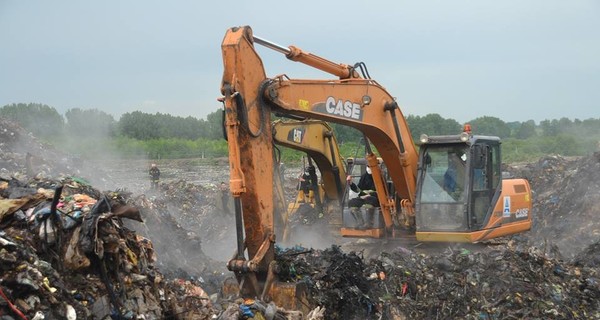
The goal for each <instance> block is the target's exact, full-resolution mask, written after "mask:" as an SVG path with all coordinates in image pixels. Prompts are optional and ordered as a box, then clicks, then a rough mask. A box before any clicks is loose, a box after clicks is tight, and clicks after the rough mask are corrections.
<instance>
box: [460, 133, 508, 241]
mask: <svg viewBox="0 0 600 320" xmlns="http://www.w3.org/2000/svg"><path fill="white" fill-rule="evenodd" d="M499 151H500V145H499V144H498V143H495V142H488V141H486V142H478V143H476V144H474V145H473V146H472V147H471V157H470V159H471V163H470V167H471V168H470V172H469V189H470V190H469V192H468V197H469V199H468V203H469V209H468V212H469V215H468V216H469V219H468V220H469V229H471V230H480V229H481V228H482V227H483V226H484V225H486V223H487V221H488V220H489V218H490V216H491V214H492V212H493V209H494V206H493V205H492V204H493V203H495V202H494V201H493V200H494V198H495V197H496V195H497V194H499V192H500V190H499V187H500V161H499V156H500V152H499Z"/></svg>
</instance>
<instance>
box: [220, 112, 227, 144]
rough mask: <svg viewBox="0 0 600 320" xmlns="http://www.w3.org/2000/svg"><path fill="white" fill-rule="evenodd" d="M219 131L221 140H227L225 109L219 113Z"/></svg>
mask: <svg viewBox="0 0 600 320" xmlns="http://www.w3.org/2000/svg"><path fill="white" fill-rule="evenodd" d="M221 130H222V132H223V139H225V141H228V140H227V129H226V128H225V109H223V110H222V111H221Z"/></svg>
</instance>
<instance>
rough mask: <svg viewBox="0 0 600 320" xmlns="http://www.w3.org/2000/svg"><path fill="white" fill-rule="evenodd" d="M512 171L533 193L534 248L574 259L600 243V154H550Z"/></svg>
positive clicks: (532, 231) (531, 237)
mask: <svg viewBox="0 0 600 320" xmlns="http://www.w3.org/2000/svg"><path fill="white" fill-rule="evenodd" d="M513 169H514V170H515V171H514V172H515V174H516V175H519V176H521V177H524V178H526V179H527V180H528V181H529V183H530V184H531V189H532V192H533V218H532V220H533V227H532V230H531V231H530V232H529V233H527V234H525V236H526V237H527V238H528V239H529V240H530V243H531V245H534V246H536V247H538V248H541V249H544V248H546V251H553V252H554V254H556V255H558V257H559V258H564V259H572V258H574V257H575V256H577V255H578V254H580V253H581V252H583V251H584V250H585V249H586V248H587V247H588V246H590V245H593V244H594V243H596V242H598V241H599V240H600V219H598V217H599V216H600V152H596V153H594V154H592V155H590V156H586V157H580V158H571V159H569V158H565V157H562V156H559V155H551V156H546V157H543V158H541V159H540V160H538V161H537V162H534V163H530V164H526V165H522V166H518V167H515V168H513ZM552 248H554V249H555V250H550V249H552Z"/></svg>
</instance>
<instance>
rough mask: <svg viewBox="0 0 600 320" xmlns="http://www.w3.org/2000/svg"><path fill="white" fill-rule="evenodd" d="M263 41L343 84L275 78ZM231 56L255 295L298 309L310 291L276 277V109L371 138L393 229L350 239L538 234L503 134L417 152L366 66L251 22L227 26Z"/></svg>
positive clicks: (236, 188) (231, 112)
mask: <svg viewBox="0 0 600 320" xmlns="http://www.w3.org/2000/svg"><path fill="white" fill-rule="evenodd" d="M256 45H262V46H265V47H267V48H270V49H273V50H275V51H277V52H280V53H283V54H284V55H285V56H286V57H287V58H288V59H290V60H292V61H296V62H300V63H303V64H305V65H308V66H310V67H313V68H316V69H319V70H321V71H324V72H326V73H328V74H330V75H332V76H334V77H335V78H333V79H292V78H289V77H288V76H286V75H283V74H282V75H278V76H275V77H272V78H271V77H267V75H266V72H265V69H264V66H263V63H262V60H261V58H260V56H259V54H258V52H257V51H256V47H255V46H256ZM221 49H222V56H223V64H224V72H223V78H222V82H221V94H222V95H223V97H222V98H221V100H222V101H223V104H224V108H225V119H224V125H225V130H226V135H227V141H228V150H229V164H230V181H229V183H230V190H231V192H232V195H233V197H234V204H235V216H236V231H237V250H236V252H235V254H234V256H233V258H232V259H231V260H230V261H229V262H228V269H229V270H231V271H233V272H234V274H235V275H236V277H237V280H238V283H239V289H240V294H241V295H242V296H243V297H249V298H255V297H259V298H262V299H267V300H269V299H273V300H275V302H276V303H277V304H278V305H281V306H283V307H286V306H288V307H290V308H294V303H295V302H294V301H297V298H298V297H299V296H301V294H302V293H301V292H299V291H298V290H299V289H298V287H297V286H293V285H292V284H286V283H278V282H277V281H275V280H276V273H277V264H276V262H275V259H274V258H275V240H276V239H275V231H274V229H273V228H274V224H273V220H274V215H275V209H274V208H275V206H274V204H273V202H274V201H273V196H274V194H273V189H274V188H273V168H274V163H275V160H274V152H273V149H274V148H273V143H274V142H273V132H272V127H271V125H270V124H271V116H272V115H273V114H276V115H279V116H284V117H289V118H292V119H300V120H301V119H317V120H322V121H327V122H332V123H338V124H341V125H346V126H351V127H353V128H355V129H358V130H359V131H361V132H362V133H363V134H364V135H365V137H366V138H367V139H366V140H367V141H368V143H367V146H368V147H367V155H366V165H367V166H368V167H369V168H370V169H371V172H372V175H373V180H374V182H375V185H376V189H377V197H378V200H379V203H380V211H379V212H380V213H378V216H379V218H380V220H381V222H380V223H378V224H374V225H373V226H372V227H371V228H369V229H358V228H352V227H351V226H348V227H346V228H344V229H343V230H342V231H343V233H345V234H343V235H344V236H350V237H353V236H356V237H362V236H365V237H373V238H395V237H407V236H411V237H414V238H416V240H417V241H438V242H481V241H485V240H488V239H492V238H495V237H501V236H506V235H510V234H515V233H520V232H524V231H527V230H529V229H530V228H531V190H530V186H529V183H528V182H527V181H526V180H524V179H503V177H502V171H501V155H500V139H498V138H497V137H490V136H480V135H474V134H472V133H471V132H470V130H469V129H468V128H466V130H465V131H464V132H462V133H461V134H457V135H449V136H431V137H428V136H425V135H423V136H422V137H421V139H420V148H419V152H417V149H416V146H415V144H414V142H413V140H412V138H411V133H410V130H409V128H408V125H407V123H406V120H405V118H404V116H403V114H402V111H401V110H400V108H399V105H398V103H397V101H396V99H395V98H394V97H393V96H391V95H390V94H389V93H388V92H387V91H386V89H385V88H384V87H383V86H381V85H380V84H379V83H377V82H376V81H375V80H373V79H371V78H370V76H369V73H368V71H367V69H366V66H365V64H364V63H357V64H355V65H346V64H338V63H334V62H331V61H329V60H326V59H324V58H322V57H319V56H316V55H314V54H311V53H308V52H305V51H303V50H301V49H299V48H297V47H295V46H290V47H283V46H280V45H277V44H274V43H272V42H270V41H267V40H265V39H262V38H260V37H257V36H255V35H254V34H253V32H252V29H251V28H250V27H248V26H244V27H234V28H231V29H229V30H227V32H226V34H225V37H224V39H223V42H222V46H221ZM371 144H372V146H373V148H374V150H372V148H371ZM375 150H376V152H377V153H378V155H376V153H375ZM378 156H379V157H380V158H381V160H382V162H383V163H382V164H380V161H379V159H378Z"/></svg>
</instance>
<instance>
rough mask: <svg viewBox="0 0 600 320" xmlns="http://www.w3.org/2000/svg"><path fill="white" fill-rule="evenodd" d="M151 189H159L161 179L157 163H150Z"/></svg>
mask: <svg viewBox="0 0 600 320" xmlns="http://www.w3.org/2000/svg"><path fill="white" fill-rule="evenodd" d="M148 173H149V174H150V189H158V180H160V170H159V169H158V167H157V166H156V163H153V164H151V165H150V171H148Z"/></svg>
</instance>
